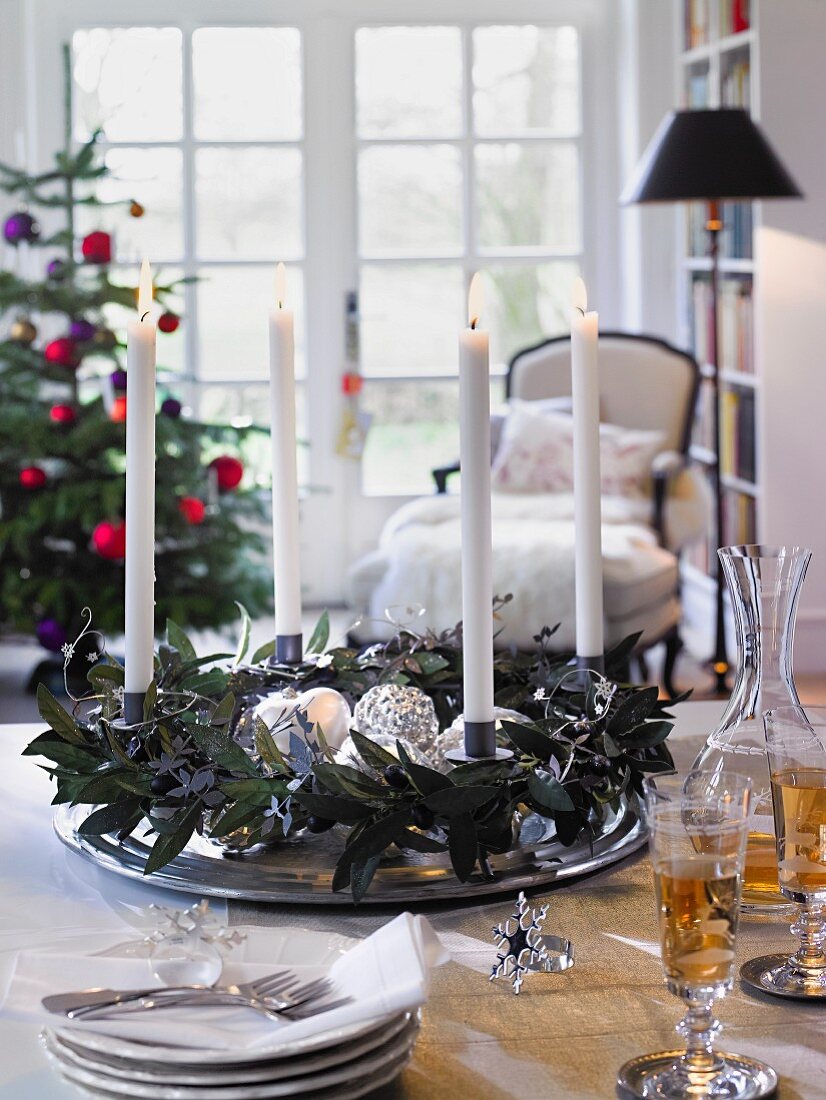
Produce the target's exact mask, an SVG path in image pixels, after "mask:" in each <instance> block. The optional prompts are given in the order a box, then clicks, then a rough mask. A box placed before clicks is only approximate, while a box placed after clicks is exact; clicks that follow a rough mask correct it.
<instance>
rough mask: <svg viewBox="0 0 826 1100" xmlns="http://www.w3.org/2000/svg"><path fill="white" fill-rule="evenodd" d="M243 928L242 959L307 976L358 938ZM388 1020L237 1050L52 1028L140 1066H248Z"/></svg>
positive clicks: (321, 1046) (332, 1042)
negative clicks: (189, 1045)
mask: <svg viewBox="0 0 826 1100" xmlns="http://www.w3.org/2000/svg"><path fill="white" fill-rule="evenodd" d="M241 930H242V931H245V932H246V933H247V940H246V942H245V943H244V945H243V947H242V948H241V949H240V950H241V951H242V952H243V954H242V956H241V958H242V961H244V962H250V963H266V964H267V965H268V966H269V965H271V966H272V967H273V969H275V970H277V969H278V968H279V967H282V966H284V967H290V968H291V969H295V970H299V971H300V972H301V973H302V976H303V977H307V978H311V977H316V976H318V975H321V974H324V973H326V972H327V970H328V969H329V967H330V966H331V965H332V963H333V962H334V961H335V960H336V959H337V958H339V957H340V956H341V955H343V954H344V953H345V952H346V951H348V950H349V949H350V948H351V947H353V946H354V945H355V944H356V943H358V940H356V939H354V938H352V937H350V936H340V935H338V934H337V933H334V932H314V931H310V930H309V929H304V928H260V927H254V926H248V927H242V928H241ZM388 1022H389V1017H387V1016H383V1017H378V1018H374V1019H372V1020H361V1021H359V1022H358V1023H352V1024H341V1025H339V1026H338V1027H335V1028H332V1029H330V1030H328V1031H325V1032H322V1033H320V1034H318V1035H312V1036H307V1037H306V1038H304V1039H294V1040H292V1041H291V1042H284V1041H283V1040H282V1041H281V1042H279V1041H278V1039H277V1032H276V1033H274V1035H273V1042H272V1045H270V1046H266V1047H262V1046H259V1047H255V1048H254V1049H249V1048H248V1049H243V1048H242V1049H237V1050H229V1049H216V1050H207V1049H203V1048H193V1047H179V1046H160V1045H158V1044H153V1045H152V1046H151V1047H148V1045H147V1044H146V1043H142V1042H138V1041H136V1040H134V1039H124V1038H121V1037H119V1036H114V1035H107V1034H104V1033H103V1032H98V1031H91V1030H85V1029H81V1028H56V1029H55V1031H56V1034H57V1035H58V1037H59V1038H61V1039H65V1040H66V1041H67V1042H68V1043H70V1044H71V1045H72V1046H74V1047H80V1048H82V1049H83V1050H84V1051H88V1052H89V1056H90V1057H92V1056H93V1054H94V1053H98V1054H100V1055H108V1056H110V1057H113V1058H119V1059H122V1060H125V1061H129V1062H133V1063H138V1064H140V1065H141V1066H144V1065H146V1063H147V1061H149V1060H151V1061H152V1062H154V1063H163V1064H166V1065H168V1066H173V1065H177V1066H192V1067H194V1068H195V1071H197V1069H201V1068H203V1069H206V1068H209V1067H213V1066H215V1067H218V1066H240V1065H246V1066H251V1065H254V1064H256V1063H259V1062H266V1061H273V1060H275V1059H279V1060H280V1059H285V1058H293V1057H296V1056H299V1055H300V1056H305V1055H308V1054H311V1053H313V1052H315V1051H321V1050H326V1049H327V1048H329V1047H332V1046H337V1045H338V1044H341V1043H346V1042H352V1041H354V1040H355V1039H359V1038H361V1037H362V1036H366V1035H368V1034H369V1033H371V1032H374V1031H376V1030H378V1029H380V1028H382V1027H384V1026H385V1025H386V1024H387V1023H388Z"/></svg>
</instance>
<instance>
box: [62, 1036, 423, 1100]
mask: <svg viewBox="0 0 826 1100" xmlns="http://www.w3.org/2000/svg"><path fill="white" fill-rule="evenodd" d="M417 1033H418V1023H417V1022H415V1021H413V1020H411V1021H410V1022H409V1023H408V1024H407V1025H406V1027H405V1028H404V1030H403V1031H402V1032H401V1033H400V1034H399V1035H397V1036H395V1038H393V1039H392V1040H391V1041H390V1042H389V1043H388V1044H386V1045H385V1046H384V1047H382V1048H380V1049H379V1050H378V1051H374V1052H373V1053H372V1054H371V1055H369V1056H368V1057H366V1058H362V1059H359V1060H357V1061H355V1062H348V1063H347V1064H345V1065H341V1066H338V1067H335V1068H334V1069H333V1070H331V1071H327V1072H323V1073H318V1074H311V1075H308V1076H302V1077H297V1078H292V1079H291V1080H289V1081H281V1082H274V1083H266V1082H256V1083H254V1084H247V1085H240V1086H239V1085H236V1086H228V1087H225V1088H222V1087H221V1086H220V1085H218V1086H216V1085H211V1086H207V1087H204V1085H203V1084H199V1085H196V1086H194V1087H193V1086H189V1087H187V1086H186V1085H164V1084H162V1083H161V1082H160V1081H156V1082H153V1083H151V1084H146V1083H139V1082H136V1081H129V1080H121V1079H118V1078H114V1077H110V1076H108V1075H106V1074H103V1073H100V1072H96V1071H93V1070H92V1069H90V1068H89V1066H88V1063H84V1062H83V1061H82V1060H81V1059H79V1058H77V1057H76V1056H75V1055H71V1056H68V1055H67V1054H66V1053H65V1052H64V1051H63V1050H61V1049H59V1048H58V1047H56V1046H53V1045H51V1044H50V1041H49V1040H48V1039H44V1046H45V1049H46V1053H47V1055H48V1056H49V1059H50V1061H52V1062H53V1064H54V1065H55V1068H56V1069H57V1070H58V1072H59V1073H60V1074H61V1076H63V1077H65V1078H66V1079H67V1080H69V1081H71V1082H72V1083H73V1084H76V1085H79V1086H80V1087H81V1088H85V1089H87V1090H89V1091H91V1092H93V1093H97V1094H100V1095H111V1096H125V1097H134V1098H141V1100H196V1098H203V1097H209V1098H211V1100H251V1098H254V1100H259V1098H260V1100H265V1098H276V1097H289V1096H297V1095H301V1096H304V1097H307V1096H310V1095H313V1096H314V1095H318V1096H324V1097H327V1096H330V1097H332V1096H335V1097H336V1098H337V1100H341V1098H342V1096H344V1095H355V1096H358V1095H362V1094H363V1092H366V1091H369V1090H370V1089H372V1088H376V1087H378V1085H379V1084H380V1083H384V1081H386V1080H390V1079H392V1077H393V1076H395V1075H396V1073H397V1072H398V1071H399V1070H400V1069H401V1068H402V1066H403V1065H404V1064H405V1063H406V1062H407V1061H408V1060H409V1058H410V1056H411V1054H412V1050H413V1046H414V1044H415V1041H416V1035H417ZM388 1073H389V1074H390V1076H389V1077H388V1076H387V1074H388ZM376 1078H381V1081H379V1080H376ZM362 1085H363V1086H365V1087H364V1088H363V1089H362V1090H361V1091H356V1092H352V1091H349V1092H348V1090H347V1086H351V1088H357V1087H359V1086H362ZM342 1086H343V1088H344V1091H342Z"/></svg>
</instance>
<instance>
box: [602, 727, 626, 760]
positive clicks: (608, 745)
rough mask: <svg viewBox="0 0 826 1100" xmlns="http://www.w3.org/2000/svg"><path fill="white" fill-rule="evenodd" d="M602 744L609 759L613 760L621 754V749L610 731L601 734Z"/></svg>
mask: <svg viewBox="0 0 826 1100" xmlns="http://www.w3.org/2000/svg"><path fill="white" fill-rule="evenodd" d="M602 744H603V746H604V748H605V755H606V756H607V757H608V759H609V760H614V759H616V757H618V756H622V749H621V748H620V747H619V745H618V744H617V742H616V741H615V740H614V738H613V737H612V736H611V734H610V733H604V734H603V735H602Z"/></svg>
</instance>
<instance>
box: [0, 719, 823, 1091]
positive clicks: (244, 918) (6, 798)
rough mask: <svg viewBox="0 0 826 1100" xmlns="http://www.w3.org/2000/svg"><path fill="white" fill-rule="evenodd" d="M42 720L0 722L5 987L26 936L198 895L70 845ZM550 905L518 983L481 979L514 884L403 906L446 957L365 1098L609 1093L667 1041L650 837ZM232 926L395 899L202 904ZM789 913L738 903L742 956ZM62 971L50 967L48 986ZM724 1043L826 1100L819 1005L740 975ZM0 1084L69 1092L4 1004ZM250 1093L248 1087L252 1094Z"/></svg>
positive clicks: (689, 738)
mask: <svg viewBox="0 0 826 1100" xmlns="http://www.w3.org/2000/svg"><path fill="white" fill-rule="evenodd" d="M722 708H723V704H722V703H721V702H720V701H717V702H713V701H711V702H710V701H700V702H691V701H689V702H683V703H680V704H679V705H678V706H676V707H675V710H674V714H675V727H674V730H673V732H672V734H671V736H670V738H669V744H670V745H671V747H672V752H673V754H674V757H675V761H676V763H677V766H678V768H679V769H680V770H681V771H682V770H687V769H689V768H690V766H691V762H692V761H693V759H694V757H695V755H696V753H697V752H698V750H699V749H700V747H701V746H702V744H703V742H704V740H705V738H706V737H707V736H708V734H709V733H710V732H711V731H712V730H714V728H715V727H716V725H717V723H718V721H719V718H720V715H721V712H722ZM42 729H43V726H42V725H39V724H32V725H21V724H18V725H0V784H2V792H3V806H2V810H0V875H1V876H2V886H1V887H0V985H1V986H2V988H3V989H5V988H6V986H7V984H8V981H9V979H10V976H11V974H12V971H13V967H14V960H15V955H16V953H17V952H18V951H20V950H21V949H27V948H28V949H31V948H37V947H38V946H40V945H43V946H53V945H54V944H59V943H60V941H61V939H62V938H67V937H70V936H73V935H76V934H77V933H78V931H79V930H85V931H87V932H92V933H94V932H95V931H97V930H100V931H101V932H106V933H109V932H112V931H119V930H121V929H124V930H128V929H130V928H134V927H136V926H137V925H138V924H139V922H140V920H142V919H144V917H143V914H144V913H145V909H146V907H147V906H148V905H149V904H150V903H151V902H155V903H158V904H164V905H172V906H175V907H182V906H185V905H189V904H192V902H193V901H197V900H199V899H198V898H197V896H192V897H189V896H187V895H186V894H181V893H173V892H172V891H169V890H165V889H160V888H158V887H157V886H156V885H155V884H154V883H153V882H152V881H151V880H148V881H145V882H140V881H134V880H131V879H128V878H125V877H122V876H120V875H118V874H113V873H111V872H110V871H107V870H104V869H102V868H100V867H98V866H97V865H96V864H94V863H92V862H90V861H89V860H87V859H85V858H84V857H82V856H80V855H78V854H76V853H74V852H71V851H69V850H68V849H66V848H65V847H64V846H63V845H62V844H61V842H60V841H59V840H58V838H57V836H56V835H55V833H54V831H53V827H52V815H53V808H52V807H51V806H50V802H51V798H52V789H51V783H50V779H49V777H48V775H47V774H46V772H45V771H44V770H43V769H42V768H39V767H38V766H37V761H36V760H35V759H34V758H32V757H28V756H26V757H24V756H21V750H22V749H23V747H24V746H25V745H26V744H27V742H28V741H30V740H31V739H32V738H33V737H34V736H35V735H36V734H37V733H39V732H41V731H42ZM529 901H530V903H531V905H540V904H547V906H548V910H547V915H546V918H545V923H544V932H545V933H548V934H553V935H558V936H562V937H567V938H568V939H570V940H571V941H572V943H573V945H574V951H575V965H574V966H573V967H572V968H570V969H568V970H566V971H564V972H563V973H530V974H528V976H527V977H526V979H525V982H524V984H523V986H522V990H521V992H520V994H519V995H518V996H517V995H515V994H514V992H513V988H512V986H511V983H510V982H508V981H505V980H502V979H497V980H494V981H491V980H490V974H491V967H492V964H493V962H494V961H495V959H496V947H495V946H494V941H493V934H492V933H493V927H494V926H495V925H497V924H498V923H499V922H501V921H504V920H505V919H506V918H507V917H508V916H509V915H510V913H511V912H512V909H513V904H514V902H515V897H513V896H511V895H509V894H501V895H487V896H484V897H479V898H474V897H469V898H467V899H464V900H460V901H456V900H455V899H453V900H451V901H450V902H444V903H442V902H438V903H434V902H429V903H427V904H425V903H422V904H421V905H417V906H408V908H410V909H411V910H413V911H415V912H420V913H422V914H424V915H425V916H427V917H428V919H429V920H430V922H431V923H432V925H433V927H434V929H435V930H436V932H437V934H438V935H439V937H440V938H441V940H442V942H443V944H444V945H445V947H446V948H447V950H448V951H449V953H450V961H449V962H448V963H447V964H446V965H444V966H442V967H441V968H440V969H438V970H436V971H435V972H434V973H433V978H432V985H431V990H430V996H429V999H428V1001H427V1004H426V1005H425V1007H424V1010H423V1018H422V1028H421V1033H420V1037H419V1040H418V1043H417V1044H416V1047H415V1051H414V1055H413V1058H412V1060H411V1061H410V1063H409V1064H408V1065H407V1067H406V1068H405V1069H404V1071H403V1072H402V1074H401V1075H400V1076H399V1077H398V1078H397V1080H396V1081H395V1082H394V1083H393V1084H392V1085H390V1086H387V1087H385V1088H384V1089H383V1090H381V1091H380V1092H378V1093H375V1094H373V1095H374V1096H376V1097H379V1096H380V1097H382V1098H387V1100H440V1098H442V1097H444V1098H462V1100H505V1098H514V1100H532V1098H537V1100H538V1098H559V1100H574V1098H576V1100H606V1098H608V1097H612V1096H614V1094H615V1079H616V1073H617V1070H618V1068H619V1067H620V1066H621V1065H622V1064H623V1063H624V1062H625V1061H626V1060H628V1059H630V1058H633V1057H635V1056H637V1055H640V1054H644V1053H646V1052H649V1051H655V1050H670V1049H674V1048H675V1047H677V1046H678V1040H677V1037H676V1035H675V1033H674V1026H675V1025H676V1023H677V1022H678V1021H679V1019H680V1018H681V1016H682V1007H683V1006H682V1004H681V1003H680V1002H679V1000H678V999H677V998H676V997H674V996H672V995H671V994H670V993H669V992H668V991H667V989H666V987H665V984H664V981H663V972H662V967H661V962H660V948H659V941H658V934H657V922H656V911H655V902H654V889H653V881H652V873H651V864H650V861H649V858H648V854H647V851H646V848H645V846H643V847H642V848H640V849H639V850H638V851H636V852H634V853H633V854H631V855H629V856H627V857H626V858H624V859H622V860H621V861H620V862H618V863H615V864H613V865H611V866H608V867H605V868H603V869H601V870H599V871H596V872H594V873H591V874H588V875H585V876H583V877H581V878H577V879H573V880H566V881H564V882H560V883H559V884H557V885H555V886H548V887H540V888H538V889H536V890H532V891H529ZM212 905H213V909H214V911H215V914H216V915H217V916H218V918H219V919H220V920H221V921H222V922H224V923H226V924H229V925H232V926H235V925H267V926H275V927H278V926H280V927H287V926H290V927H303V928H308V929H313V930H319V931H334V932H336V933H343V934H345V935H349V936H353V937H364V936H367V935H369V934H370V933H371V932H372V931H374V930H375V929H376V928H378V927H380V926H381V925H382V924H384V923H386V922H387V921H388V920H390V919H391V918H392V917H393V916H395V915H396V913H397V912H398V911H399V908H400V907H393V906H388V905H361V906H359V907H357V908H354V907H352V906H340V905H336V906H325V905H306V904H302V905H284V904H277V905H276V904H262V903H252V902H245V901H239V900H230V901H222V900H219V901H217V902H216V901H213V903H212ZM793 947H794V940H793V938H792V936H791V934H790V932H789V928H788V918H787V917H783V916H778V917H772V918H768V919H767V918H762V919H761V918H754V917H748V916H746V915H743V916H742V918H741V921H740V927H739V931H738V938H737V956H738V957H737V964H738V968H739V965H740V964H742V963H743V962H745V961H746V960H748V959H750V958H752V957H754V956H757V955H764V954H769V953H772V952H777V951H791V950H793ZM59 988H60V976H59V975H58V974H56V975H55V990H56V991H58V990H59ZM717 1008H718V1014H719V1018H720V1020H721V1022H722V1025H723V1030H722V1034H721V1037H720V1040H719V1044H720V1047H721V1049H725V1050H730V1051H732V1052H734V1053H742V1054H747V1055H751V1056H753V1057H756V1058H759V1059H761V1060H762V1061H765V1062H768V1063H769V1065H771V1066H773V1067H774V1069H775V1070H776V1071H777V1074H778V1077H779V1081H780V1085H779V1091H778V1095H779V1096H780V1097H782V1098H783V1100H798V1098H804V1097H805V1098H813V1100H814V1098H824V1097H826V1003H822V1004H821V1003H814V1004H812V1003H802V1002H797V1001H792V1000H781V999H777V998H772V997H769V996H764V995H759V994H755V993H752V992H750V991H748V990H747V989H746V988H745V987H744V986H743V985H742V984H741V982H740V981H739V978H738V979H737V980H736V981H735V984H734V988H733V989H732V991H731V992H730V993H729V994H728V995H727V996H726V997H725V998H724V999H723V1000H722V1001H720V1002H718V1005H717ZM0 1052H2V1057H0V1097H2V1098H7V1100H59V1098H60V1100H62V1098H68V1097H72V1096H77V1095H78V1093H77V1092H76V1090H75V1089H74V1087H73V1086H71V1085H69V1084H66V1083H64V1082H63V1081H62V1080H61V1079H60V1078H59V1077H58V1076H57V1075H56V1074H55V1073H54V1072H53V1071H52V1070H51V1069H50V1067H49V1065H48V1063H47V1060H46V1057H45V1054H44V1053H43V1051H42V1049H41V1046H40V1043H39V1040H38V1034H37V1028H36V1027H35V1026H33V1025H31V1024H26V1023H23V1022H21V1021H19V1020H14V1019H10V1018H7V1017H6V1016H4V1015H2V1014H0ZM251 1095H252V1094H251Z"/></svg>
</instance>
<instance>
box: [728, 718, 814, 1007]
mask: <svg viewBox="0 0 826 1100" xmlns="http://www.w3.org/2000/svg"><path fill="white" fill-rule="evenodd" d="M763 724H764V726H765V729H766V748H767V751H768V757H769V774H770V778H771V790H772V808H773V810H774V829H775V836H776V837H777V868H778V872H777V873H778V881H779V884H780V890H781V893H782V894H783V895H784V896H785V897H787V898H788V899H789V900H790V901H793V902H796V903H797V904H798V906H799V910H798V915H797V918H796V919H795V922H794V924H793V925H792V926H791V930H792V933H793V934H794V935H795V936H797V937H798V939H799V940H800V946H799V947H798V949H797V951H795V953H794V954H793V955H791V956H785V955H782V954H781V955H764V956H762V957H761V958H757V959H751V960H750V961H749V962H747V963H746V964H745V965H744V966H743V968H742V970H741V975H742V977H743V979H744V980H745V981H746V982H747V983H748V984H751V985H756V986H758V987H759V988H760V989H761V990H763V991H764V992H766V993H776V994H780V995H782V996H788V997H803V998H806V999H807V1000H808V999H810V998H823V997H826V954H825V953H824V950H823V943H824V940H826V707H802V706H784V707H775V708H774V709H773V710H769V711H767V712H766V714H765V715H764V717H763Z"/></svg>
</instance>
